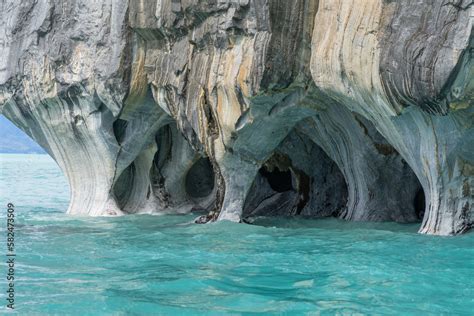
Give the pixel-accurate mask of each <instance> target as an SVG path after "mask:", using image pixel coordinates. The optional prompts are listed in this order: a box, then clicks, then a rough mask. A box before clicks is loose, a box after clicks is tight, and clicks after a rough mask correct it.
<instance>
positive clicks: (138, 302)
mask: <svg viewBox="0 0 474 316" xmlns="http://www.w3.org/2000/svg"><path fill="white" fill-rule="evenodd" d="M0 165H1V171H0V185H1V187H0V189H1V194H0V198H1V200H0V202H1V205H2V207H3V209H4V210H3V211H2V216H1V223H2V224H0V227H1V229H2V233H1V236H5V224H3V223H5V212H6V207H5V205H6V203H8V202H12V203H14V204H15V206H16V208H15V209H16V216H17V227H16V247H17V249H16V253H17V264H16V274H17V279H16V283H15V287H16V299H15V304H16V311H17V312H18V314H21V315H31V314H58V315H69V314H73V315H102V314H103V315H143V314H167V315H169V314H172V315H175V314H176V315H193V314H210V315H223V314H236V315H239V314H255V313H262V314H286V315H299V314H308V315H314V314H316V315H317V314H319V313H321V314H328V315H332V314H349V315H350V314H356V313H362V314H390V315H394V314H397V315H399V314H403V315H410V314H411V315H420V314H450V315H453V314H456V315H472V314H473V311H474V234H472V233H471V234H467V235H464V236H460V237H455V238H446V237H445V238H441V237H431V236H422V235H418V234H416V230H417V228H418V227H417V225H398V224H387V223H385V224H373V223H372V224H368V223H365V224H364V223H348V222H343V221H338V220H334V219H328V220H318V221H312V220H290V219H267V220H261V222H260V224H262V225H264V226H256V225H243V224H233V223H215V224H209V225H195V224H189V222H190V221H191V220H192V219H194V217H195V216H196V215H189V216H145V215H141V216H126V217H118V218H78V217H70V216H66V215H65V214H64V212H65V210H66V208H67V203H68V196H69V191H68V190H69V189H68V187H67V184H66V181H65V179H64V178H63V177H62V175H61V172H60V171H59V169H58V168H57V166H56V165H55V163H54V162H53V161H52V160H51V159H50V158H49V157H47V156H43V155H36V156H35V155H0ZM3 238H4V237H2V239H3ZM0 245H2V246H1V247H4V245H5V243H4V242H0ZM0 253H4V251H2V252H0ZM2 260H4V259H2ZM5 273H6V269H5V265H3V266H2V274H3V275H0V278H1V279H2V283H1V287H2V288H1V293H2V294H1V297H0V300H1V302H2V303H1V305H2V306H1V309H0V312H5V304H4V302H5V294H4V293H5V289H6V284H5V281H4V280H5V277H4V275H5Z"/></svg>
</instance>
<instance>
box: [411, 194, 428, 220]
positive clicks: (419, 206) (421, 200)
mask: <svg viewBox="0 0 474 316" xmlns="http://www.w3.org/2000/svg"><path fill="white" fill-rule="evenodd" d="M413 206H414V207H415V213H416V216H417V217H418V219H419V220H420V221H421V220H423V216H424V215H425V208H426V198H425V191H424V190H423V188H420V189H419V190H418V192H416V195H415V199H414V200H413Z"/></svg>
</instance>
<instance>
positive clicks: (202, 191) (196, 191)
mask: <svg viewBox="0 0 474 316" xmlns="http://www.w3.org/2000/svg"><path fill="white" fill-rule="evenodd" d="M185 187H186V193H187V194H188V195H189V196H190V197H192V198H204V197H207V196H209V195H210V194H211V193H212V191H213V190H214V172H213V169H212V164H211V162H210V161H209V158H207V157H205V158H204V157H203V158H199V159H198V161H196V162H195V163H194V164H193V166H192V167H191V168H190V169H189V171H188V173H187V174H186V179H185Z"/></svg>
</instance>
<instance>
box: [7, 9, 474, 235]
mask: <svg viewBox="0 0 474 316" xmlns="http://www.w3.org/2000/svg"><path fill="white" fill-rule="evenodd" d="M0 9H1V12H2V13H0V55H1V56H2V57H3V58H2V59H1V60H0V110H1V111H2V113H3V114H4V115H5V116H7V117H8V118H9V119H10V120H12V121H13V122H14V123H15V124H16V125H18V126H19V127H20V128H21V129H23V130H24V131H25V132H26V133H27V134H29V135H30V136H31V137H33V138H34V139H35V140H36V141H37V142H38V143H39V144H40V145H41V146H43V147H44V148H45V149H46V150H47V151H48V153H49V154H50V155H51V156H52V157H53V158H54V159H55V160H56V161H57V162H58V164H59V165H60V167H61V168H62V169H63V171H64V173H65V174H66V176H67V177H68V179H69V183H70V186H71V205H70V207H69V210H68V212H69V213H71V214H89V215H106V214H112V215H114V214H115V215H118V214H128V213H185V212H190V211H192V210H201V211H204V212H206V213H205V214H207V215H203V216H201V217H200V218H199V220H198V221H199V222H207V221H213V220H232V221H241V220H242V219H245V218H247V219H248V217H249V216H250V217H252V216H259V215H277V214H278V215H291V216H293V215H302V216H312V217H322V216H338V217H341V218H343V219H346V220H360V221H387V220H393V221H399V222H413V221H417V220H419V219H421V217H422V224H421V229H420V231H421V232H423V233H430V234H440V235H450V234H458V233H462V232H464V231H467V230H468V229H469V228H470V227H471V226H472V225H473V223H474V209H473V208H474V207H473V205H474V192H473V191H474V171H473V170H474V156H473V155H474V128H473V123H474V104H473V103H474V101H473V99H474V83H473V80H472V78H473V62H472V59H473V58H472V54H473V49H474V47H473V46H474V41H473V35H472V21H473V16H474V13H473V10H474V5H473V4H472V3H471V1H467V0H456V1H451V0H450V1H448V0H446V1H431V0H421V1H416V2H414V1H407V0H403V1H385V0H349V1H346V0H295V1H285V0H268V1H265V0H208V1H203V0H181V1H171V0H136V1H125V0H118V1H89V0H74V1H67V2H66V1H22V2H18V1H10V0H7V1H3V2H2V3H1V4H0ZM86 166H87V167H86ZM275 181H276V182H275ZM421 191H424V196H425V200H426V203H425V206H426V208H425V209H424V210H423V206H422V205H421V204H420V203H415V201H416V200H419V199H420V196H423V195H422V194H421V195H420V192H421Z"/></svg>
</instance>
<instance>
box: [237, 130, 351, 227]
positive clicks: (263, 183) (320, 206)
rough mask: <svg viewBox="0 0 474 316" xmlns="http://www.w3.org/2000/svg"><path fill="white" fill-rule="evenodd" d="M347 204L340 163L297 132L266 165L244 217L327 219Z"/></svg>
mask: <svg viewBox="0 0 474 316" xmlns="http://www.w3.org/2000/svg"><path fill="white" fill-rule="evenodd" d="M346 202H347V186H346V183H345V180H344V177H343V175H342V173H341V172H340V170H339V169H338V167H337V166H336V164H335V163H334V162H333V161H332V160H331V159H330V158H329V157H328V156H327V155H326V154H325V153H324V151H323V150H322V149H321V148H320V147H319V146H317V145H316V144H315V143H314V142H313V141H312V140H311V139H309V138H308V137H307V136H306V135H304V134H302V133H299V132H298V131H297V130H293V131H292V132H291V133H290V134H289V135H288V136H287V137H286V138H285V139H284V140H283V141H282V142H281V143H280V145H279V146H278V147H277V148H276V149H275V151H274V152H273V153H272V155H271V156H270V157H269V158H268V159H267V160H266V161H265V162H264V163H263V164H262V166H261V168H260V170H259V171H258V173H257V175H256V177H255V179H254V182H253V184H252V186H251V188H250V190H249V193H248V195H247V198H246V201H245V205H244V211H243V218H244V220H245V221H251V220H252V218H254V217H260V216H264V217H268V216H302V217H306V218H319V217H327V216H332V215H335V214H339V212H340V211H341V210H342V209H343V208H344V207H345V205H346Z"/></svg>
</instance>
